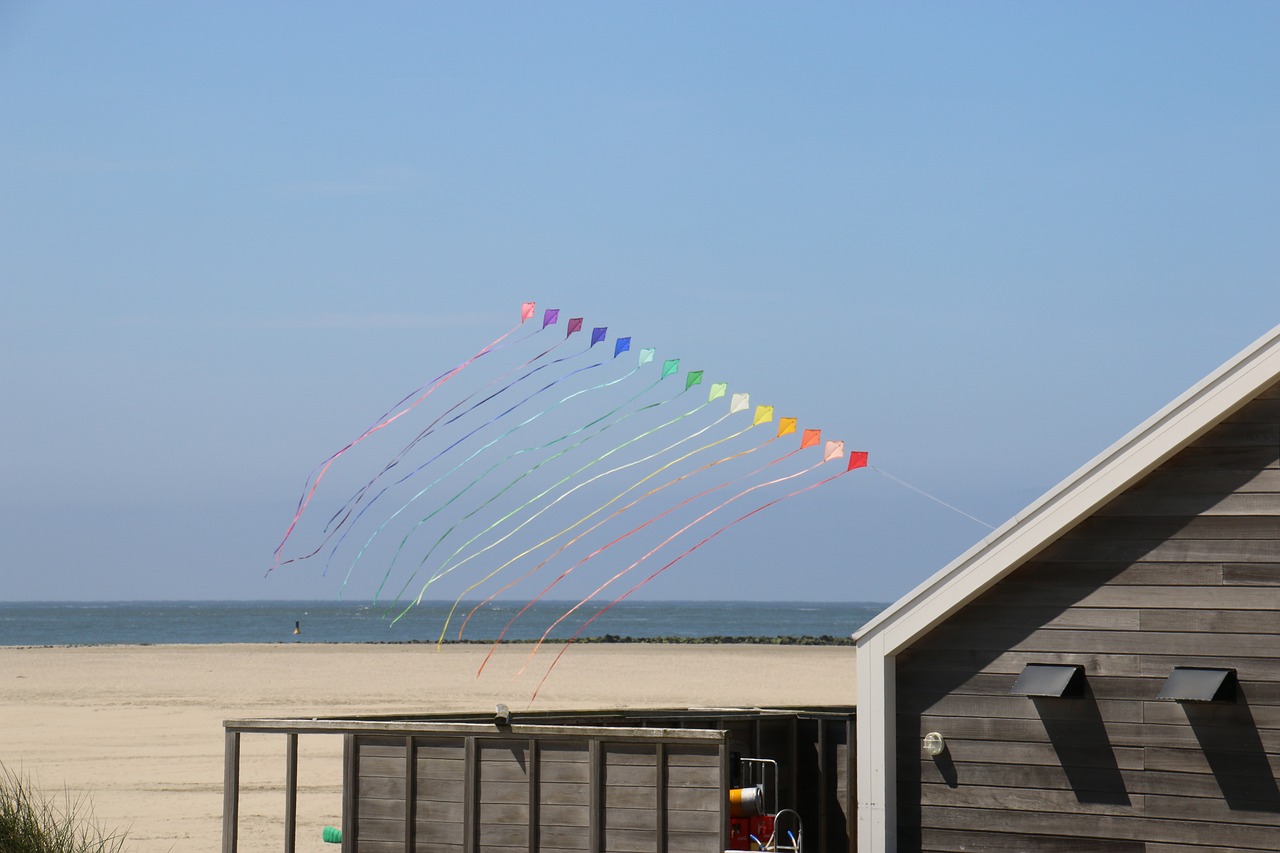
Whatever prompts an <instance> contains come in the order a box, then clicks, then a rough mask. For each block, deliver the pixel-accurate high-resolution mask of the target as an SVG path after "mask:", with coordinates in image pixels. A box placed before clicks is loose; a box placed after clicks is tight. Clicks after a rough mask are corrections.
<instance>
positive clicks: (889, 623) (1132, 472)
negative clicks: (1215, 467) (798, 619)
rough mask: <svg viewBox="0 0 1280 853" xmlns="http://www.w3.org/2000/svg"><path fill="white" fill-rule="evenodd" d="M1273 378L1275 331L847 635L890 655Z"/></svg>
mask: <svg viewBox="0 0 1280 853" xmlns="http://www.w3.org/2000/svg"><path fill="white" fill-rule="evenodd" d="M1277 378H1280V326H1276V327H1275V328H1274V329H1272V330H1271V331H1270V332H1268V333H1267V334H1266V335H1264V336H1263V337H1262V338H1260V339H1259V340H1258V341H1256V342H1255V343H1254V344H1252V345H1251V346H1249V347H1248V348H1247V349H1245V350H1244V351H1243V352H1241V353H1240V354H1239V355H1238V356H1236V357H1235V358H1233V359H1232V360H1231V361H1229V362H1227V363H1226V364H1224V365H1223V366H1222V367H1220V368H1219V369H1218V370H1216V371H1214V372H1213V373H1211V374H1210V375H1209V376H1208V377H1206V378H1205V379H1204V380H1202V381H1201V382H1199V383H1197V384H1196V385H1195V386H1194V387H1193V388H1191V389H1190V390H1189V391H1187V392H1186V393H1185V394H1183V395H1182V396H1180V397H1179V398H1178V399H1176V400H1174V401H1173V402H1172V403H1170V404H1169V405H1168V406H1166V407H1164V408H1163V409H1161V410H1160V411H1159V412H1157V413H1156V414H1155V415H1153V416H1152V417H1151V418H1149V419H1148V420H1147V421H1146V422H1144V423H1143V424H1142V425H1140V426H1138V427H1137V428H1136V429H1134V430H1132V431H1131V432H1130V433H1129V434H1128V435H1126V436H1125V437H1124V438H1122V439H1120V440H1119V441H1118V442H1116V443H1115V444H1113V445H1112V446H1111V447H1110V448H1108V449H1107V450H1105V451H1103V452H1102V453H1101V454H1099V455H1098V456H1096V457H1094V459H1092V460H1091V461H1089V462H1088V463H1087V464H1086V465H1084V466H1083V467H1082V468H1080V469H1079V470H1078V471H1076V472H1075V473H1074V474H1072V475H1071V476H1069V477H1067V478H1066V479H1065V480H1063V481H1062V482H1061V483H1059V484H1058V485H1057V486H1055V487H1054V488H1052V489H1050V490H1049V491H1048V492H1047V493H1045V495H1044V496H1043V497H1041V498H1039V499H1038V500H1036V501H1035V502H1033V503H1032V504H1031V505H1030V506H1028V507H1027V508H1026V509H1025V510H1023V511H1022V512H1020V513H1018V514H1017V515H1015V516H1014V517H1013V518H1012V519H1010V520H1009V521H1007V522H1005V524H1004V525H1002V526H1001V527H1000V528H999V529H998V530H996V531H995V532H994V533H992V534H991V535H989V536H987V537H986V538H985V539H983V540H982V541H981V542H979V543H978V544H976V545H975V546H973V547H972V548H970V549H969V550H968V551H966V552H965V553H964V554H962V555H961V556H960V557H958V558H957V559H956V560H954V561H953V562H952V563H950V564H949V565H947V566H946V567H945V568H943V569H942V570H941V571H939V572H938V573H937V574H935V575H933V577H931V578H929V579H928V580H926V581H925V582H924V583H922V584H920V586H918V587H916V588H915V589H914V590H912V591H911V592H909V593H908V594H907V595H905V596H903V597H902V598H901V599H899V600H898V601H897V602H896V603H895V604H894V605H893V606H891V607H890V608H888V609H887V610H885V611H884V612H883V613H881V614H880V615H879V616H877V617H876V618H875V619H872V620H871V621H870V622H868V623H867V624H866V625H864V626H863V627H862V629H861V630H859V631H858V632H857V633H856V634H854V639H855V640H856V641H857V645H858V647H859V650H860V651H861V648H862V647H863V646H864V644H865V643H866V641H867V640H869V639H870V638H871V637H875V636H881V635H882V637H883V639H882V642H883V647H882V648H883V651H882V654H884V655H890V656H892V655H895V654H897V653H898V652H899V651H901V650H902V649H903V648H905V647H907V646H908V645H910V644H911V643H912V642H914V641H915V640H916V639H918V638H919V637H920V636H922V635H923V634H924V633H926V632H927V631H928V630H929V629H930V628H932V627H933V626H934V625H936V624H937V623H938V622H940V621H941V620H943V619H945V618H946V617H947V616H950V615H951V614H952V613H954V612H955V611H957V610H959V609H960V608H961V607H963V606H964V605H965V604H967V603H968V602H969V601H971V600H973V598H975V597H976V596H977V595H979V594H981V593H982V592H983V591H985V590H986V589H988V588H989V587H991V586H992V585H994V584H995V583H996V582H997V581H998V580H1000V579H1001V578H1002V577H1004V576H1005V575H1006V574H1008V573H1009V572H1012V571H1013V570H1014V569H1016V568H1017V567H1018V566H1020V565H1022V564H1023V563H1024V562H1026V561H1027V560H1028V559H1030V558H1031V557H1033V556H1035V554H1037V553H1039V552H1040V551H1041V550H1043V549H1044V548H1045V547H1047V546H1048V545H1049V544H1051V543H1052V542H1054V541H1055V540H1056V539H1057V538H1058V536H1060V535H1061V534H1062V533H1063V532H1064V531H1066V530H1068V529H1070V528H1071V527H1072V526H1074V525H1075V524H1076V523H1077V522H1079V521H1080V520H1081V519H1082V518H1084V517H1086V516H1087V515H1088V514H1089V513H1090V512H1092V511H1093V510H1095V509H1097V508H1098V507H1099V506H1101V505H1102V504H1104V503H1105V502H1107V501H1109V500H1111V498H1113V497H1115V496H1116V495H1118V494H1119V493H1120V492H1122V491H1124V490H1125V489H1126V488H1128V487H1129V486H1131V485H1132V484H1133V483H1135V482H1136V481H1137V480H1139V479H1140V478H1142V477H1143V476H1145V475H1146V474H1147V473H1149V472H1150V471H1151V470H1152V469H1153V468H1155V467H1156V466H1157V465H1159V464H1160V463H1162V462H1164V461H1165V460H1166V459H1168V458H1169V457H1170V456H1172V455H1173V454H1175V453H1176V452H1178V451H1179V450H1181V449H1182V448H1183V447H1185V446H1187V445H1188V444H1190V443H1191V442H1192V441H1194V440H1195V439H1196V438H1199V437H1200V436H1201V435H1203V434H1204V433H1205V432H1207V431H1208V430H1209V429H1211V428H1212V427H1213V426H1214V425H1216V424H1217V423H1219V422H1220V421H1222V420H1223V419H1224V418H1226V417H1227V416H1229V415H1231V414H1232V413H1233V412H1235V411H1237V410H1238V409H1240V408H1242V407H1243V406H1244V405H1245V404H1246V403H1248V402H1249V401H1250V400H1252V399H1253V398H1254V397H1255V396H1256V395H1257V394H1258V393H1259V392H1260V391H1262V390H1263V389H1265V388H1266V387H1268V386H1269V385H1271V384H1272V383H1274V382H1275V381H1276V379H1277ZM859 658H860V661H859V662H860V663H861V655H860V656H859ZM863 698H864V694H861V693H860V694H859V702H860V704H861V702H862V701H863Z"/></svg>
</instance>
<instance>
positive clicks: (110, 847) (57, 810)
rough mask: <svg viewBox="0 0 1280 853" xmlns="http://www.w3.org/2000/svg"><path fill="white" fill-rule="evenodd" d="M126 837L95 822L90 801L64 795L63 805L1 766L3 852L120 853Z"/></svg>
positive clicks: (1, 832) (0, 815) (64, 793)
mask: <svg viewBox="0 0 1280 853" xmlns="http://www.w3.org/2000/svg"><path fill="white" fill-rule="evenodd" d="M124 842H125V834H124V833H123V832H108V831H106V830H104V829H103V828H102V827H101V826H99V825H98V824H97V823H96V822H95V821H94V819H93V808H92V804H91V802H90V801H89V799H88V797H85V796H81V797H78V798H73V797H72V795H71V793H70V792H69V791H65V790H64V791H63V794H62V798H61V802H59V800H58V798H57V797H52V796H49V795H47V794H44V793H42V792H40V791H38V790H37V789H36V788H35V786H34V785H33V784H32V782H31V780H30V779H29V778H27V777H25V776H20V775H18V774H17V773H14V772H13V771H11V770H10V769H9V768H7V767H5V766H4V765H3V764H0V850H3V851H4V853H120V851H123V850H124Z"/></svg>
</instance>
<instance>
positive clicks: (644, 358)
mask: <svg viewBox="0 0 1280 853" xmlns="http://www.w3.org/2000/svg"><path fill="white" fill-rule="evenodd" d="M620 340H627V341H629V340H630V339H629V338H624V339H620ZM617 351H619V352H620V351H622V350H621V349H619V350H617ZM652 360H653V350H652V349H651V348H645V349H643V350H641V351H640V359H639V363H638V364H637V365H636V369H637V370H639V368H640V367H643V366H644V365H645V364H648V363H649V362H650V361H652ZM633 372H634V371H633ZM668 375H669V374H668V373H666V372H665V370H664V372H663V373H662V375H661V376H659V378H658V379H657V380H655V381H654V382H653V383H652V384H650V385H648V386H647V387H645V388H644V389H643V390H641V391H640V392H639V393H637V394H635V395H633V396H632V397H631V399H629V400H627V401H626V402H625V403H623V404H622V405H621V406H617V407H616V408H614V409H613V410H612V411H610V412H607V413H605V414H604V415H603V416H601V417H599V418H596V419H595V420H594V421H592V422H591V423H588V424H587V425H586V426H585V427H582V428H581V429H579V430H575V432H581V430H582V429H587V428H589V427H591V426H594V425H595V424H597V423H599V422H600V421H602V420H604V419H605V418H608V417H610V416H612V415H613V414H616V413H617V412H618V411H620V410H622V409H624V408H626V407H627V406H629V405H630V404H631V403H633V402H635V401H636V400H638V399H640V398H641V397H643V396H644V395H645V394H647V393H649V392H650V391H652V390H653V389H654V388H656V387H657V386H658V385H659V383H661V381H662V379H664V378H665V377H666V376H668ZM665 402H668V401H666V400H660V401H659V402H657V403H650V404H648V405H645V406H641V407H640V408H639V409H637V410H636V411H634V412H628V413H627V414H625V415H623V416H622V417H620V418H618V419H617V420H615V421H613V422H611V423H608V424H605V425H604V426H603V427H601V428H600V429H599V430H598V431H596V432H595V433H594V434H593V435H588V436H585V437H583V438H582V439H581V440H579V441H576V442H574V443H573V444H571V445H569V446H568V447H566V448H564V449H563V450H560V451H559V452H557V453H554V454H552V455H551V456H549V457H547V458H546V459H543V460H542V461H541V462H538V463H537V464H536V465H534V466H532V467H530V468H527V469H526V470H525V471H524V472H523V473H521V474H520V475H519V476H518V477H516V478H515V479H514V480H512V481H511V482H510V483H508V484H507V485H506V486H504V487H503V488H502V489H501V490H499V492H498V493H497V494H496V495H494V496H493V497H491V498H489V499H488V500H487V501H485V503H484V504H482V505H481V506H479V507H476V508H475V509H473V510H472V511H471V512H469V513H467V514H466V515H465V516H463V517H462V518H461V519H459V520H458V521H457V522H455V523H454V524H452V525H450V526H449V528H448V529H446V530H445V531H444V533H442V534H440V537H439V538H438V539H436V541H435V542H434V543H432V545H431V547H430V548H429V549H427V553H426V554H425V555H424V556H423V558H422V559H421V560H419V561H418V567H417V568H416V569H414V570H413V572H412V573H410V575H409V577H408V579H407V580H406V581H405V583H404V586H402V587H401V588H400V592H399V593H397V594H396V601H397V602H398V601H399V600H400V597H401V596H402V595H404V592H405V590H406V589H408V588H409V584H411V583H412V582H413V579H414V578H415V577H417V575H418V571H419V570H420V569H421V568H422V566H423V565H424V564H425V563H426V561H427V560H428V559H429V558H430V557H431V555H432V553H434V552H435V549H436V548H438V547H439V546H440V544H441V543H442V542H443V541H444V540H445V538H447V537H448V536H449V534H450V533H452V532H453V531H454V530H455V529H456V528H457V526H458V525H459V524H461V523H462V522H464V521H466V520H467V519H469V518H471V517H472V516H473V515H475V514H476V513H477V512H479V511H480V510H481V509H483V508H484V507H485V506H488V505H489V504H490V503H492V502H493V501H494V500H496V499H497V498H498V497H499V496H500V495H502V494H503V493H505V492H506V491H507V490H508V489H510V488H511V487H512V486H514V485H515V484H516V483H518V482H520V480H522V479H524V478H525V477H526V476H528V475H529V474H532V473H533V472H534V471H536V470H538V468H540V467H542V466H543V465H545V464H547V463H548V462H551V461H553V460H555V459H558V458H560V457H561V456H563V455H565V454H566V453H568V452H569V451H571V450H573V449H575V448H577V447H580V446H581V445H582V444H584V443H585V442H587V441H590V440H591V439H592V438H595V437H596V436H598V435H600V434H601V433H603V432H604V431H605V430H607V429H609V428H610V427H613V426H617V425H618V424H619V423H622V422H623V421H625V420H626V419H627V418H629V417H631V416H632V415H637V414H639V413H641V412H643V411H646V410H648V409H652V408H655V407H657V406H660V405H662V404H663V403H665ZM570 435H573V433H570ZM566 437H567V436H566ZM559 440H560V439H557V441H559ZM554 443H555V442H554V441H553V442H549V443H548V444H546V445H543V447H547V446H550V444H554ZM535 449H541V448H535ZM513 455H515V454H513ZM508 458H510V457H508ZM504 461H505V460H504ZM499 464H501V463H499ZM570 476H572V475H570ZM562 482H563V481H562ZM552 488H554V486H553V487H552ZM442 508H443V507H442ZM426 520H427V519H423V521H426ZM500 520H501V519H500ZM420 523H421V522H420ZM416 527H417V525H415V529H416ZM411 532H412V531H411ZM471 541H474V539H472V540H471ZM403 544H404V543H401V547H403ZM466 544H470V543H466ZM466 544H464V545H463V546H462V547H464V548H465V547H466ZM399 556H400V549H397V550H396V553H395V556H394V557H393V558H392V561H391V562H392V564H391V566H388V568H387V572H386V574H385V575H384V576H383V581H382V584H379V586H378V592H377V595H378V596H381V594H382V587H383V585H385V584H386V581H387V578H389V577H390V575H391V570H392V568H394V566H395V562H396V560H397V559H399ZM434 580H435V578H432V579H431V580H429V581H427V585H428V586H429V585H430V584H431V583H432V582H433V581H434ZM425 591H426V587H425V586H424V587H423V592H425ZM421 597H422V594H421V593H419V596H418V598H419V600H421ZM415 603H417V602H415ZM412 606H413V605H412V604H411V605H410V607H412ZM407 612H408V610H407V609H406V610H405V611H404V612H402V613H401V614H400V615H399V616H396V617H395V619H394V620H392V624H395V622H396V621H398V620H399V619H400V617H401V616H404V614H405V613H407Z"/></svg>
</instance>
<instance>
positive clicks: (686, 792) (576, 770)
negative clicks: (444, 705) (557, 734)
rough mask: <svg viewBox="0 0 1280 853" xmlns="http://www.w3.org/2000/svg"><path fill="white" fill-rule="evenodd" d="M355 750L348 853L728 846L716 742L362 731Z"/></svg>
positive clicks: (558, 852) (692, 850)
mask: <svg viewBox="0 0 1280 853" xmlns="http://www.w3.org/2000/svg"><path fill="white" fill-rule="evenodd" d="M351 760H352V761H353V762H354V767H353V772H352V774H351V777H352V779H353V785H352V788H353V795H352V797H351V799H350V801H349V803H348V808H350V809H351V811H352V819H351V820H349V821H344V826H347V827H349V828H350V833H349V836H347V837H344V845H343V849H344V850H345V851H349V853H393V852H394V853H401V851H405V850H413V851H415V853H463V851H479V853H513V851H540V853H572V852H573V851H590V850H599V851H610V853H640V851H653V852H654V853H657V851H666V853H699V852H700V851H705V850H710V849H716V848H718V847H720V846H721V840H722V834H723V826H722V824H723V822H724V812H725V808H726V805H725V804H726V802H727V800H726V792H725V787H724V784H723V783H724V778H723V775H724V774H723V773H722V767H723V762H724V757H723V756H722V755H721V750H720V746H719V745H718V744H716V743H705V744H704V743H696V744H695V743H663V742H653V741H640V740H634V741H628V740H620V741H616V742H614V741H608V740H604V741H601V740H591V739H557V738H527V737H525V738H520V737H512V738H502V737H462V736H454V737H449V736H441V737H434V736H421V735H413V736H409V737H398V738H397V737H385V736H381V735H361V736H358V737H356V738H355V743H354V755H353V756H352V758H351ZM410 766H412V767H413V770H412V772H410V771H409V769H408V768H409V767H410ZM410 786H412V788H410ZM410 804H411V808H412V817H411V818H410V816H409V811H410ZM410 819H412V821H413V831H412V833H411V834H410V833H408V830H407V821H408V820H410ZM410 836H411V840H412V844H411V845H410V843H409V841H410Z"/></svg>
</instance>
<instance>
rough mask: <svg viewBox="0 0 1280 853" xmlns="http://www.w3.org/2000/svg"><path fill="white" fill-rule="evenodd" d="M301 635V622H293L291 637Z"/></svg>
mask: <svg viewBox="0 0 1280 853" xmlns="http://www.w3.org/2000/svg"><path fill="white" fill-rule="evenodd" d="M301 633H302V623H301V622H294V623H293V635H294V636H295V637H296V636H298V635H299V634H301Z"/></svg>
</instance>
